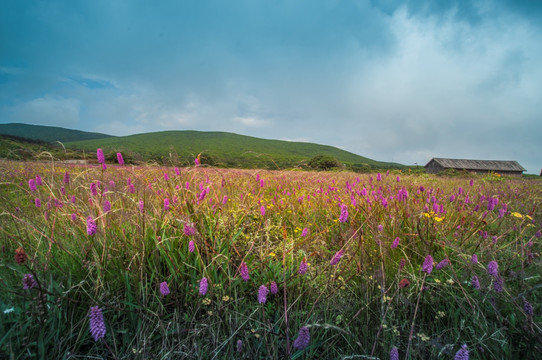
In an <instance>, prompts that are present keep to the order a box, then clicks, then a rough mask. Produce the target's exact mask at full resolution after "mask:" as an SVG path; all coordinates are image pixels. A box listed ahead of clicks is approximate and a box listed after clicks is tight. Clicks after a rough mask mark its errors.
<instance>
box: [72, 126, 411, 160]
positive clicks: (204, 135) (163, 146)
mask: <svg viewBox="0 0 542 360" xmlns="http://www.w3.org/2000/svg"><path fill="white" fill-rule="evenodd" d="M66 145H67V146H68V147H75V148H81V149H84V150H86V151H93V150H95V149H96V148H98V147H100V148H102V149H104V151H105V152H106V153H109V157H113V156H112V153H114V152H117V151H121V152H123V153H124V154H126V155H127V156H128V158H130V157H136V160H141V159H137V157H138V156H141V158H142V159H152V160H156V161H160V162H165V163H167V162H171V163H178V164H184V165H187V164H189V163H190V162H191V161H192V160H193V159H194V158H195V157H196V156H197V155H198V154H201V159H202V162H203V163H207V164H210V165H216V166H222V167H242V168H254V167H263V168H270V169H273V168H285V167H294V166H300V165H304V164H306V162H307V161H308V160H310V159H311V158H312V157H314V156H316V155H329V156H332V157H334V158H336V159H337V160H339V161H340V162H341V163H344V164H347V165H351V166H354V167H358V168H359V169H361V168H366V169H370V168H400V167H402V165H400V164H393V163H384V162H378V161H374V160H371V159H368V158H365V157H363V156H359V155H356V154H353V153H350V152H347V151H344V150H341V149H338V148H335V147H332V146H326V145H318V144H312V143H303V142H289V141H281V140H267V139H260V138H255V137H251V136H244V135H238V134H233V133H226V132H201V131H188V130H187V131H162V132H155V133H146V134H137V135H131V136H123V137H114V138H107V139H100V140H88V141H78V142H71V143H68V144H66Z"/></svg>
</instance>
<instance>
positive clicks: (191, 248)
mask: <svg viewBox="0 0 542 360" xmlns="http://www.w3.org/2000/svg"><path fill="white" fill-rule="evenodd" d="M194 250H195V246H194V240H190V241H189V242H188V251H190V252H191V253H193V252H194Z"/></svg>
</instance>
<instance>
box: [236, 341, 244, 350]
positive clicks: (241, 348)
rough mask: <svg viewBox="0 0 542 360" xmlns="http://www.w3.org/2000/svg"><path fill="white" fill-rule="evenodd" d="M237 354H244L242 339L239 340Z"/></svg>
mask: <svg viewBox="0 0 542 360" xmlns="http://www.w3.org/2000/svg"><path fill="white" fill-rule="evenodd" d="M236 348H237V352H238V353H242V352H243V341H242V340H241V339H239V340H237V346H236Z"/></svg>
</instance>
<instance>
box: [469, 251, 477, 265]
mask: <svg viewBox="0 0 542 360" xmlns="http://www.w3.org/2000/svg"><path fill="white" fill-rule="evenodd" d="M470 261H471V262H472V263H473V264H474V265H476V264H478V255H476V254H472V257H471V259H470Z"/></svg>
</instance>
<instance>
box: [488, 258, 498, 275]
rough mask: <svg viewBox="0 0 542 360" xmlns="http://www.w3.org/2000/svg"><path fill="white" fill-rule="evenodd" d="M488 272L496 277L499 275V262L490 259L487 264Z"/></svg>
mask: <svg viewBox="0 0 542 360" xmlns="http://www.w3.org/2000/svg"><path fill="white" fill-rule="evenodd" d="M487 273H488V274H489V275H491V276H493V277H495V278H496V277H497V276H499V264H497V262H496V261H490V262H489V264H487Z"/></svg>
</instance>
